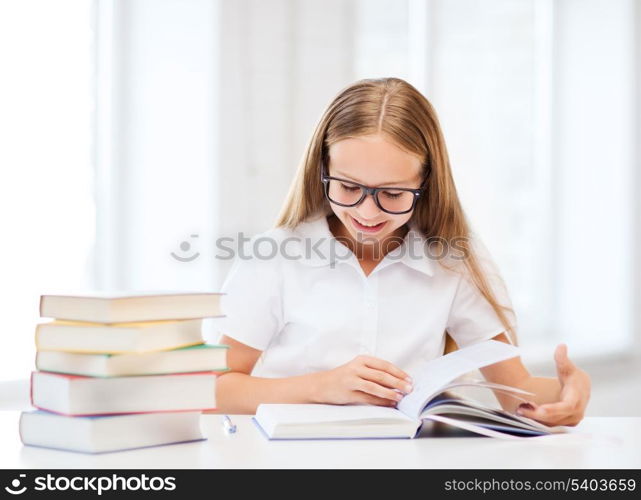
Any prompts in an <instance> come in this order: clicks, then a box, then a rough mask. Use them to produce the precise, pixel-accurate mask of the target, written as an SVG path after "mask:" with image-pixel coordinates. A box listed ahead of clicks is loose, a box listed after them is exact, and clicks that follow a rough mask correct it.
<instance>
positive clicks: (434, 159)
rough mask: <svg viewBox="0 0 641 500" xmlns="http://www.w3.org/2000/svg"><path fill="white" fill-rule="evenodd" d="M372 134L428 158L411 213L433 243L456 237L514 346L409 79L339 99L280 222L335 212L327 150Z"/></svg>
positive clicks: (438, 136) (369, 83)
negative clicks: (326, 173) (324, 177)
mask: <svg viewBox="0 0 641 500" xmlns="http://www.w3.org/2000/svg"><path fill="white" fill-rule="evenodd" d="M373 134H383V135H385V136H386V137H387V138H389V139H390V140H391V141H392V142H394V143H395V144H396V145H398V146H399V147H400V148H402V149H403V150H405V151H407V152H409V153H413V154H415V155H418V156H419V158H423V159H424V160H423V166H422V168H423V176H424V179H426V178H427V179H426V180H427V182H426V183H425V184H424V185H425V193H424V194H423V196H421V197H420V198H419V200H418V202H417V204H416V206H415V208H414V211H413V212H412V216H411V218H412V219H413V222H414V223H415V225H416V227H417V228H418V230H419V231H420V232H421V233H422V234H423V235H424V236H425V237H426V238H428V240H434V241H443V240H444V241H446V242H450V241H453V240H454V239H455V238H456V241H457V246H458V248H459V249H461V250H462V252H463V255H464V256H465V258H464V260H463V262H464V264H465V268H466V269H467V271H468V273H469V276H470V277H471V278H472V281H473V283H474V284H475V285H476V287H477V288H478V290H479V291H480V292H481V294H482V295H483V297H484V298H485V299H486V300H487V302H488V303H489V304H490V305H491V306H492V309H493V310H494V312H495V313H496V315H497V316H498V318H499V320H500V321H501V323H502V324H503V326H505V330H506V333H507V335H508V340H511V341H512V343H514V344H516V343H517V338H516V331H515V329H514V327H513V325H512V324H511V323H510V321H509V320H508V314H513V311H512V309H510V308H509V307H507V306H505V305H501V304H499V303H498V301H497V299H496V297H495V295H494V292H493V290H492V287H491V286H490V284H489V280H488V277H487V276H486V275H485V273H484V271H483V270H482V268H481V266H480V264H479V260H478V256H477V255H476V252H475V251H474V249H473V248H472V245H471V244H470V228H469V224H468V222H467V220H466V217H465V213H464V212H463V208H462V207H461V203H460V201H459V198H458V194H457V192H456V187H455V185H454V180H453V178H452V172H451V168H450V161H449V158H448V154H447V148H446V146H445V141H444V139H443V134H442V132H441V127H440V125H439V122H438V119H437V116H436V112H435V111H434V108H433V107H432V105H431V104H430V103H429V101H428V100H427V99H426V98H425V97H424V96H423V95H422V94H421V93H420V92H419V91H418V90H416V89H415V88H414V87H413V86H412V85H410V84H409V83H407V82H406V81H404V80H401V79H399V78H381V79H367V80H360V81H358V82H356V83H354V84H352V85H350V86H348V87H347V88H345V89H343V90H342V91H341V92H340V93H339V94H338V95H337V96H336V97H335V98H334V100H333V101H332V102H331V103H330V105H329V106H328V108H327V109H326V110H325V112H324V113H323V116H322V117H321V119H320V122H319V123H318V125H317V127H316V130H315V131H314V134H313V136H312V138H311V140H310V142H309V144H308V146H307V149H306V151H305V154H304V156H303V159H302V162H301V163H300V165H299V167H298V170H297V173H296V175H295V177H294V180H293V182H292V185H291V187H290V189H289V193H288V195H287V198H286V200H285V202H284V204H283V207H282V209H281V212H280V214H279V215H278V218H277V221H276V226H277V227H288V228H294V227H295V226H297V225H298V224H299V223H301V222H303V221H305V220H307V219H309V218H311V217H314V216H317V215H319V214H320V213H324V214H329V213H331V208H330V207H329V203H328V201H327V200H326V198H325V194H324V191H323V186H322V183H321V180H320V179H321V168H322V165H323V164H325V165H328V164H329V155H328V151H329V147H330V146H331V145H332V144H334V143H336V142H338V141H340V140H343V139H347V138H353V137H359V136H365V135H373ZM428 177H429V178H428ZM441 264H442V265H444V264H443V263H442V262H441Z"/></svg>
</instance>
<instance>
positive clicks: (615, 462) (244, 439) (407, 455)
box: [0, 411, 641, 469]
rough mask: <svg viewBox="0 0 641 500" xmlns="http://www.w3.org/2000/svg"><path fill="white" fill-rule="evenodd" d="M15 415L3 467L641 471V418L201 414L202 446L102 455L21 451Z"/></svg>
mask: <svg viewBox="0 0 641 500" xmlns="http://www.w3.org/2000/svg"><path fill="white" fill-rule="evenodd" d="M18 417H19V412H17V411H0V468H15V469H40V468H42V469H47V468H64V469H66V468H69V469H73V468H88V469H94V468H95V469H100V468H114V469H115V468H118V469H122V468H140V469H154V468H158V469H159V468H168V469H175V468H190V469H191V468H212V469H213V468H336V469H340V468H454V469H456V468H481V469H486V468H487V469H515V468H516V469H518V468H534V469H544V468H551V469H563V468H572V469H592V468H606V469H610V468H612V469H616V468H641V417H620V418H612V417H588V418H586V419H585V420H584V421H583V422H581V424H580V425H579V426H577V427H576V428H574V429H573V432H572V433H571V434H568V435H563V436H546V437H543V438H530V439H528V440H521V441H504V440H498V439H490V438H423V439H411V440H410V439H407V440H405V439H403V440H399V439H394V440H356V441H350V440H341V441H339V440H334V441H268V440H267V439H266V438H265V437H264V436H263V435H262V434H260V432H259V430H258V429H257V428H256V427H255V426H254V424H253V422H252V421H251V417H249V416H245V415H243V416H232V420H233V421H234V423H235V424H237V426H238V432H237V433H236V434H230V435H227V434H225V433H224V432H223V430H222V426H221V417H220V415H203V418H202V425H203V430H204V432H205V433H206V435H207V436H208V437H209V439H208V440H207V441H201V442H196V443H185V444H179V445H172V446H161V447H155V448H147V449H140V450H131V451H125V452H118V453H108V454H103V455H85V454H80V453H71V452H63V451H56V450H47V449H44V448H35V447H30V446H23V445H22V444H21V442H20V437H19V435H18Z"/></svg>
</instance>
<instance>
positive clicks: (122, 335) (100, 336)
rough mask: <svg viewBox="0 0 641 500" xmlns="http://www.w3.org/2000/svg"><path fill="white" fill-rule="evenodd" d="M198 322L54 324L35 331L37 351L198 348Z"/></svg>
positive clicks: (200, 327) (199, 341)
mask: <svg viewBox="0 0 641 500" xmlns="http://www.w3.org/2000/svg"><path fill="white" fill-rule="evenodd" d="M202 343H203V336H202V320H201V319H189V320H182V321H143V322H135V323H113V324H110V325H105V324H102V323H88V322H78V321H65V320H54V321H50V322H48V323H41V324H39V325H38V326H37V327H36V348H37V349H38V350H39V351H67V352H93V353H107V354H108V353H112V354H113V353H124V352H150V351H161V350H169V349H175V348H178V347H184V346H188V345H195V344H202Z"/></svg>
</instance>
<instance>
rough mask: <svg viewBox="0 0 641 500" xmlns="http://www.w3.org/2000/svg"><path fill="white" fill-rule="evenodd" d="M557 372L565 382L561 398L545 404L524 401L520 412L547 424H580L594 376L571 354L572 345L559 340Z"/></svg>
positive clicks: (556, 355)
mask: <svg viewBox="0 0 641 500" xmlns="http://www.w3.org/2000/svg"><path fill="white" fill-rule="evenodd" d="M554 361H555V362H556V373H557V375H558V378H559V382H560V384H561V393H560V401H558V402H556V403H547V404H542V405H535V404H534V405H533V404H528V403H525V404H522V405H520V406H519V407H518V409H517V413H518V414H519V415H523V416H524V417H528V418H531V419H534V420H538V421H539V422H541V423H543V424H546V425H570V426H574V425H576V424H578V423H579V422H580V421H581V420H582V419H583V415H584V413H585V408H586V406H587V405H588V400H589V399H590V376H589V375H588V374H587V373H586V372H584V371H583V370H581V369H580V368H579V367H577V366H576V365H575V364H574V363H573V362H572V361H570V358H568V348H567V346H566V345H565V344H559V345H558V346H557V348H556V351H555V352H554Z"/></svg>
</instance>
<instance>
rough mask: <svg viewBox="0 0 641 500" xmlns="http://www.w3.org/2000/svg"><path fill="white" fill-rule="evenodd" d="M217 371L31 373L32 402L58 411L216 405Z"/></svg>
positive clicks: (95, 412)
mask: <svg viewBox="0 0 641 500" xmlns="http://www.w3.org/2000/svg"><path fill="white" fill-rule="evenodd" d="M216 375H217V373H216V372H206V373H182V374H174V375H144V376H138V377H113V378H94V377H81V376H78V375H63V374H60V373H50V372H33V373H32V374H31V404H32V405H33V406H35V407H36V408H38V409H41V410H48V411H52V412H54V413H59V414H61V415H74V416H80V415H110V414H116V413H145V412H162V411H200V410H215V409H216Z"/></svg>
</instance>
